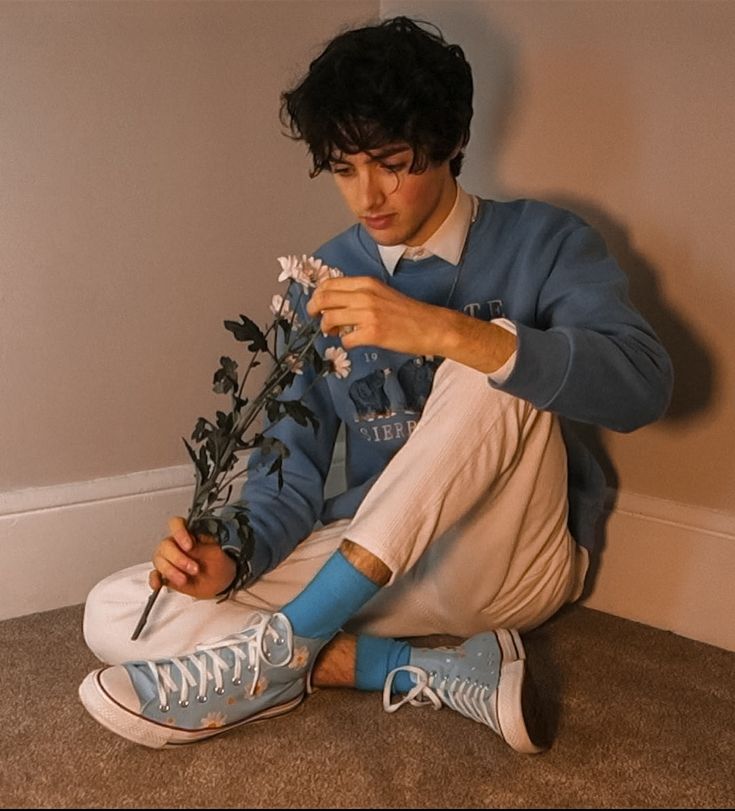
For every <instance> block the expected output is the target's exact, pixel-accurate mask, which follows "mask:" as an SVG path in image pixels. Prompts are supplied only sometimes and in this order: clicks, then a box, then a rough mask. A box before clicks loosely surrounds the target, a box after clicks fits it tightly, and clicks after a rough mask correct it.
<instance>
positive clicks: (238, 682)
mask: <svg viewBox="0 0 735 811" xmlns="http://www.w3.org/2000/svg"><path fill="white" fill-rule="evenodd" d="M232 683H233V684H234V685H235V687H239V686H240V685H241V684H242V679H241V678H239V677H238V678H236V679H233V680H232Z"/></svg>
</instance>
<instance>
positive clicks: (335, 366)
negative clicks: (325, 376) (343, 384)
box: [324, 346, 352, 377]
mask: <svg viewBox="0 0 735 811" xmlns="http://www.w3.org/2000/svg"><path fill="white" fill-rule="evenodd" d="M324 357H325V359H326V360H327V362H328V364H329V371H330V373H331V374H334V375H337V377H347V375H348V374H349V373H350V368H351V366H352V363H351V361H350V359H349V358H348V357H347V353H346V352H345V351H344V349H342V347H341V346H330V347H328V348H327V349H325V350H324Z"/></svg>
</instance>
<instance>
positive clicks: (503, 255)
mask: <svg viewBox="0 0 735 811" xmlns="http://www.w3.org/2000/svg"><path fill="white" fill-rule="evenodd" d="M314 255H315V256H317V257H319V258H320V259H322V260H323V261H324V262H325V263H326V264H328V265H330V266H332V267H336V268H339V269H340V270H341V271H342V272H343V273H344V274H345V275H347V276H373V277H375V278H378V279H381V280H383V281H386V282H387V281H388V280H389V283H390V286H391V287H393V288H395V289H396V290H398V291H400V292H401V293H404V294H405V295H407V296H410V297H412V298H415V299H418V300H421V301H424V302H428V303H431V304H436V305H439V306H449V307H451V308H452V309H455V310H461V311H463V312H465V313H467V314H468V315H471V316H473V317H476V318H481V319H483V320H490V319H492V318H496V317H505V318H508V319H510V320H511V321H513V322H514V324H515V327H516V329H517V339H518V344H517V357H516V362H515V365H514V367H513V371H512V372H511V374H510V375H509V376H508V378H507V379H506V380H505V381H504V382H503V383H502V384H500V385H498V384H496V383H493V382H492V381H491V380H490V379H488V385H492V386H496V387H497V388H499V389H502V390H503V391H505V392H508V393H509V394H512V395H514V396H516V397H520V398H522V399H524V400H527V401H528V402H530V403H532V404H533V405H534V406H535V407H536V408H538V409H542V410H548V411H551V412H553V413H555V414H557V415H558V416H559V417H560V418H561V420H560V421H561V425H562V430H563V434H564V439H565V442H566V446H567V455H568V467H569V508H570V509H569V527H570V531H571V533H572V535H573V537H574V538H575V540H576V541H577V542H578V543H580V544H582V545H583V546H585V547H587V548H588V549H589V550H590V551H591V552H594V548H595V545H596V542H597V537H596V536H597V532H596V529H597V526H598V519H599V517H600V515H601V513H602V511H603V507H604V498H605V488H606V481H605V477H604V475H603V473H602V470H601V468H600V466H599V464H598V463H597V461H596V460H595V458H594V457H593V456H592V454H591V453H590V452H589V450H588V449H587V448H586V447H585V445H584V444H583V443H582V441H581V439H580V438H579V435H578V433H577V432H576V431H575V430H574V423H575V422H579V423H589V424H592V425H597V426H602V427H604V428H608V429H611V430H613V431H622V432H627V431H633V430H635V429H636V428H639V427H641V426H643V425H646V424H647V423H650V422H653V421H654V420H656V419H658V418H659V417H661V416H662V415H663V414H664V412H665V410H666V408H667V406H668V404H669V400H670V397H671V390H672V383H673V373H672V366H671V361H670V359H669V356H668V354H667V352H666V350H665V349H664V348H663V346H662V345H661V343H660V342H659V340H658V338H657V337H656V335H655V334H654V332H653V330H652V329H651V327H650V326H649V324H648V323H647V322H646V321H645V320H644V318H643V317H642V316H641V314H640V313H639V312H638V311H637V310H636V309H635V308H634V307H633V306H632V304H631V302H630V300H629V297H628V281H627V278H626V276H625V274H624V273H623V271H622V270H621V269H620V267H619V266H618V264H617V262H616V261H615V259H614V258H613V257H612V256H611V255H610V254H609V253H608V251H607V248H606V246H605V244H604V242H603V240H602V238H601V237H600V236H599V234H597V233H596V232H595V231H594V230H593V229H592V228H591V227H590V226H589V225H588V224H587V223H585V222H584V221H583V220H581V219H580V218H579V217H578V216H576V215H575V214H573V213H571V212H569V211H566V210H563V209H560V208H557V207H555V206H552V205H549V204H546V203H542V202H538V201H533V200H516V201H513V202H507V203H501V202H495V201H491V200H483V201H481V202H480V206H479V211H478V216H477V219H476V221H475V222H474V223H473V224H472V226H471V229H470V232H469V234H468V237H467V244H466V248H465V255H464V259H463V262H462V263H461V266H460V270H459V276H457V268H456V267H455V266H453V265H451V264H449V263H447V262H445V261H444V260H442V259H440V258H438V257H435V256H430V257H428V258H426V259H423V260H419V261H412V260H407V259H401V260H400V261H399V263H398V265H397V267H396V269H395V271H394V273H393V276H392V278H391V277H388V276H387V274H386V272H385V269H384V267H383V265H382V262H381V260H380V255H379V253H378V246H377V245H376V243H375V242H374V241H373V239H372V238H371V237H370V236H369V235H368V233H367V232H366V231H365V229H364V228H362V227H361V226H360V225H354V226H352V227H351V228H349V229H348V230H346V231H344V232H343V233H341V234H339V235H338V236H336V237H335V238H333V239H332V240H330V241H329V242H327V243H326V244H325V245H323V246H322V247H321V248H320V249H319V250H318V251H316V252H315V254H314ZM453 287H454V289H452V288H453ZM450 295H451V299H450ZM448 299H450V300H449V301H448ZM302 315H303V313H302ZM304 317H305V316H304ZM317 346H318V350H319V352H320V354H322V356H323V355H324V351H325V349H326V348H327V347H329V346H341V342H340V341H339V339H338V338H332V337H326V338H320V339H319V341H318V344H317ZM349 358H350V361H351V371H350V374H349V375H348V376H347V377H345V378H338V377H336V376H335V375H330V376H329V377H327V378H322V379H320V380H318V381H316V383H314V380H313V373H311V372H310V370H306V371H305V373H304V374H303V375H298V376H297V377H296V379H295V381H294V383H293V385H292V386H291V387H290V388H289V389H288V390H287V391H286V392H284V395H283V397H284V398H285V399H294V398H301V399H302V400H303V402H304V403H305V404H307V405H308V406H309V407H310V408H311V409H312V411H313V412H314V413H315V415H316V416H317V418H318V420H319V428H318V430H317V431H316V432H314V430H313V429H312V428H311V426H307V427H304V426H301V425H298V424H297V423H296V422H295V421H294V420H292V419H285V420H282V421H281V422H280V423H279V424H278V425H276V426H273V427H272V429H270V430H269V432H268V433H269V435H271V436H276V437H278V438H279V439H280V440H281V441H282V442H284V443H285V444H286V446H287V447H288V449H289V451H290V454H289V456H288V458H287V459H286V460H285V461H284V464H283V479H284V484H283V488H282V489H281V490H280V491H279V489H278V481H277V477H276V476H274V475H268V474H267V471H268V468H269V465H268V464H267V463H266V464H263V460H262V459H261V458H260V455H259V453H258V452H256V453H254V454H253V455H252V456H251V458H250V460H249V462H248V469H249V473H248V478H247V481H246V482H245V484H244V485H243V488H242V491H241V494H240V499H239V500H238V501H233V502H230V505H228V507H225V508H224V509H223V510H222V511H221V514H222V516H223V517H224V518H227V516H228V515H231V514H232V513H231V511H232V510H236V509H238V507H242V506H245V507H246V509H247V510H248V515H249V519H250V524H251V526H252V528H253V531H254V534H255V552H254V557H253V559H252V561H251V566H252V577H253V578H255V577H257V576H259V575H261V574H263V573H264V572H266V571H270V570H271V569H273V568H274V567H275V566H277V565H278V563H279V562H280V561H281V560H283V559H284V558H285V557H286V556H287V555H288V554H289V553H290V552H291V551H292V550H293V549H294V547H295V546H296V545H297V544H298V543H299V541H301V540H302V539H304V538H306V537H307V536H308V535H309V534H310V533H311V532H312V530H313V529H314V528H315V525H316V524H317V522H318V521H321V522H322V523H324V524H327V523H329V522H331V521H334V520H337V519H339V518H349V517H352V516H353V515H354V513H355V512H356V510H357V508H358V506H359V505H360V503H361V501H362V499H363V498H364V496H365V494H366V493H367V492H368V490H369V488H370V487H371V485H372V484H373V482H374V481H375V480H376V478H377V477H378V476H379V475H380V473H381V472H382V470H383V469H384V468H385V466H386V464H387V463H388V462H389V460H390V459H391V458H392V456H393V455H394V454H395V453H396V451H398V449H399V448H400V447H401V446H402V445H403V443H404V442H405V441H406V439H407V438H408V437H409V436H410V434H411V431H412V430H413V428H414V427H415V425H416V423H417V421H418V419H419V418H420V416H421V411H422V409H423V405H424V402H425V400H426V397H427V395H428V393H429V391H430V389H431V382H432V378H433V373H434V371H435V369H436V365H437V363H439V362H440V361H441V359H439V358H421V357H415V356H412V355H405V354H402V353H398V352H392V351H389V350H385V349H380V348H378V347H370V346H364V347H358V348H356V349H354V350H351V351H350V352H349ZM307 390H308V391H307ZM341 423H343V424H344V426H345V441H346V460H345V467H346V482H347V484H346V489H345V491H344V492H342V493H339V494H337V495H336V496H334V497H332V498H329V499H325V498H324V482H325V480H326V477H327V474H328V472H329V468H330V464H331V461H332V453H333V450H334V444H335V439H336V436H337V431H338V429H339V426H340V424H341ZM229 534H230V538H229V541H228V542H227V543H226V544H225V548H229V549H233V550H237V549H239V541H238V539H237V536H236V534H235V531H234V526H233V527H231V528H230V533H229Z"/></svg>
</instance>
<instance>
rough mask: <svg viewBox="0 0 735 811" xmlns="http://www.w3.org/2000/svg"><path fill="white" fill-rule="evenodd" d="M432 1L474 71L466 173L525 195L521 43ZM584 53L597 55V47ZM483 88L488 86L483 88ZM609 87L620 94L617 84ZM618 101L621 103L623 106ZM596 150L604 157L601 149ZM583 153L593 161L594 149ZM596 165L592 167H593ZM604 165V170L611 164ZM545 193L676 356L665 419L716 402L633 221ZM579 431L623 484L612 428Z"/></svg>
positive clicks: (691, 338) (698, 350) (492, 189)
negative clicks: (517, 176)
mask: <svg viewBox="0 0 735 811" xmlns="http://www.w3.org/2000/svg"><path fill="white" fill-rule="evenodd" d="M432 8H435V10H436V12H437V13H434V14H432V16H431V19H432V20H433V21H434V22H436V23H437V24H438V25H439V26H440V27H441V28H442V30H443V31H444V33H445V35H446V36H447V39H449V40H450V41H455V42H461V43H462V47H463V49H464V50H465V54H466V56H467V58H468V60H469V61H470V64H471V65H472V69H473V75H474V78H475V87H476V94H475V100H476V103H475V114H474V117H473V138H472V139H471V140H470V155H468V159H467V162H466V164H465V172H466V174H470V173H471V175H472V178H473V185H474V184H476V188H478V189H481V190H482V191H483V193H487V194H489V195H492V196H494V197H496V198H497V199H513V198H515V197H519V196H523V195H522V194H518V193H514V191H513V190H507V189H503V188H501V185H502V184H501V182H500V180H499V161H498V160H497V156H498V155H499V154H501V153H502V149H503V146H504V145H505V144H506V143H508V142H509V141H510V139H511V137H512V131H513V129H514V128H515V125H514V118H515V116H516V111H517V110H519V109H520V108H521V107H522V102H523V88H522V87H521V86H520V79H519V71H518V69H517V67H516V66H517V63H518V59H517V47H516V45H515V44H514V43H513V42H511V41H510V40H509V39H508V38H507V37H506V36H505V35H504V34H503V33H502V32H501V31H500V30H499V28H496V27H493V26H492V24H491V21H490V20H489V19H488V16H489V15H488V11H487V9H483V11H482V13H474V12H473V10H472V8H471V7H470V8H468V7H467V6H465V7H464V8H463V9H461V10H460V9H457V8H456V7H455V8H454V9H452V8H451V4H446V5H445V4H444V3H441V4H437V5H436V6H435V7H432ZM585 53H587V54H590V53H592V54H593V55H594V52H593V51H586V52H585ZM592 58H594V56H593V57H592ZM579 81H580V82H582V81H584V89H585V91H586V94H585V92H581V93H580V96H581V97H582V98H589V90H590V88H589V82H590V80H589V77H587V78H586V79H583V78H582V77H580V79H579ZM479 88H481V92H477V90H478V89H479ZM624 88H625V85H624V84H623V85H621V89H620V90H618V93H620V92H622V91H623V90H624ZM607 89H608V88H606V90H607ZM610 90H611V91H612V93H613V94H614V93H615V88H610ZM573 92H574V91H573ZM616 101H618V102H619V105H616V103H615V102H616ZM624 102H625V99H617V100H616V99H615V98H608V97H607V96H606V109H611V108H612V109H620V108H621V106H622V105H623V104H624ZM474 133H482V139H483V142H482V143H479V144H478V143H477V139H476V136H475V134H474ZM592 157H593V160H598V156H596V155H593V156H592ZM584 159H585V160H590V153H587V154H586V155H585V156H584ZM599 160H600V161H604V160H606V157H605V155H604V154H601V155H599ZM594 168H595V167H590V170H591V171H592V170H594ZM598 168H599V169H600V171H602V170H603V169H604V167H598ZM544 199H545V200H546V201H547V202H550V203H553V204H555V205H559V206H561V207H563V208H566V209H569V210H571V211H573V212H575V213H576V214H578V215H579V216H580V217H582V218H583V219H584V220H586V221H587V222H588V223H589V224H590V225H591V226H593V227H594V228H596V229H597V230H598V231H599V233H600V234H601V235H602V237H603V238H604V239H605V241H606V243H607V245H608V248H609V249H610V251H611V252H612V253H613V254H614V256H615V257H616V258H617V260H618V262H619V263H620V266H621V267H622V268H623V270H624V271H625V272H626V274H627V276H628V278H629V281H630V295H631V300H632V301H633V303H634V305H635V306H636V307H637V308H638V309H639V310H640V312H641V313H642V314H643V315H644V317H645V318H646V319H647V320H648V321H649V323H650V324H651V326H652V327H653V329H654V330H655V331H656V333H657V335H658V336H659V338H660V339H661V341H662V343H663V344H664V346H665V347H666V349H667V350H668V352H669V354H670V355H671V359H672V362H673V366H674V374H675V380H674V390H673V395H672V400H671V404H670V407H669V409H668V411H667V413H666V415H665V417H664V418H663V420H662V422H681V421H684V420H688V419H690V418H691V417H692V416H694V415H695V414H697V413H699V412H701V411H703V410H705V409H706V408H707V407H708V405H709V404H710V403H711V402H712V400H713V396H714V393H715V388H716V380H717V374H716V372H717V369H716V365H715V361H714V357H713V355H712V353H711V351H710V350H709V349H708V347H707V345H706V344H705V343H704V341H703V340H702V339H701V338H700V337H699V336H698V334H697V331H696V329H695V327H694V326H693V325H692V324H691V323H689V322H687V320H686V318H685V317H684V316H683V315H682V314H679V313H677V312H676V311H675V310H674V309H673V308H672V307H671V306H670V305H668V304H667V302H666V301H665V299H664V297H663V295H662V293H661V286H660V283H659V279H660V278H661V271H660V269H659V268H657V267H655V266H654V265H653V264H652V263H651V262H650V261H649V260H648V259H646V257H645V256H644V255H643V254H641V253H640V252H639V251H637V250H635V248H634V247H633V246H632V244H631V242H630V239H629V229H628V227H627V225H626V224H625V223H623V222H621V221H619V220H617V219H616V218H615V217H613V216H612V215H611V214H610V213H609V212H608V211H606V210H605V209H604V208H603V207H602V206H601V205H600V204H599V203H598V202H593V201H590V200H587V199H584V198H581V197H574V196H569V195H566V196H565V195H544ZM574 430H575V432H576V433H577V434H579V436H580V438H581V439H582V440H583V441H584V443H585V444H586V445H587V446H588V447H589V449H590V451H591V452H592V453H593V454H594V456H595V458H596V459H597V460H598V462H599V463H600V464H601V466H602V468H603V471H604V473H605V476H606V479H607V483H608V485H609V487H610V488H611V489H612V490H613V491H614V490H616V489H617V486H618V475H617V472H616V470H615V467H614V465H613V463H612V460H611V458H610V456H609V454H608V451H607V448H606V445H605V432H604V431H602V430H601V429H600V428H598V427H596V426H591V425H581V424H579V423H575V424H574ZM609 506H610V507H612V506H613V505H612V504H611V505H609ZM603 524H604V521H603ZM599 532H600V547H599V548H600V550H602V549H603V548H604V541H603V539H604V537H605V535H606V531H605V527H604V526H601V527H599ZM598 563H599V560H598ZM590 574H591V576H590V577H589V578H588V588H587V591H588V590H589V588H590V587H591V585H592V583H593V582H594V574H595V572H594V570H593V571H592V572H591V573H590Z"/></svg>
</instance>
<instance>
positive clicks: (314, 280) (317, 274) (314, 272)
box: [278, 254, 343, 293]
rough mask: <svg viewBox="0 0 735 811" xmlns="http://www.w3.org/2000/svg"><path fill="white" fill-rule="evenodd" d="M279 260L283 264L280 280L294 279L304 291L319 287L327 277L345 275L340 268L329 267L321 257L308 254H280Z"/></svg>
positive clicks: (333, 277)
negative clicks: (299, 256)
mask: <svg viewBox="0 0 735 811" xmlns="http://www.w3.org/2000/svg"><path fill="white" fill-rule="evenodd" d="M278 262H279V263H280V265H281V273H280V275H279V277H278V281H279V282H284V281H286V279H293V280H294V281H295V282H298V283H299V284H300V285H301V287H302V288H303V290H304V293H306V292H307V291H308V290H309V288H314V287H318V286H319V285H320V284H321V283H322V282H323V281H324V280H325V279H335V278H336V277H337V276H342V275H343V274H342V271H341V270H339V269H338V268H332V267H329V265H325V264H324V262H322V260H321V259H317V258H316V257H314V256H307V255H306V254H302V255H301V259H299V258H298V257H297V256H294V255H290V256H279V257H278Z"/></svg>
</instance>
